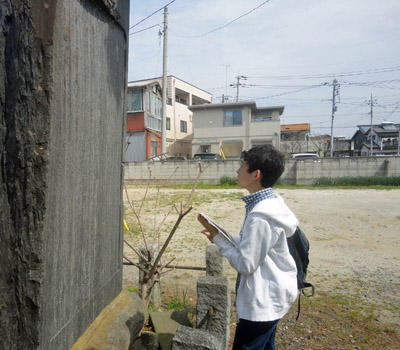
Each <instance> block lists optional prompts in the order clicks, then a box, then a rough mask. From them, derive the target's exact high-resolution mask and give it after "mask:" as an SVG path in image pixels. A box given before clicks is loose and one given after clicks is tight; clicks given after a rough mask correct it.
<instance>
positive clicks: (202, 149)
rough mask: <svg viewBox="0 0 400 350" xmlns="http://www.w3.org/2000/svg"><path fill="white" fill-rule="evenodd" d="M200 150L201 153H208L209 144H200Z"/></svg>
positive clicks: (209, 149) (209, 150)
mask: <svg viewBox="0 0 400 350" xmlns="http://www.w3.org/2000/svg"><path fill="white" fill-rule="evenodd" d="M200 150H201V153H210V152H211V145H201V146H200Z"/></svg>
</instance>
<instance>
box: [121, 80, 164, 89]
mask: <svg viewBox="0 0 400 350" xmlns="http://www.w3.org/2000/svg"><path fill="white" fill-rule="evenodd" d="M160 79H161V78H153V79H144V80H136V81H131V82H129V83H128V87H143V86H150V85H154V84H158V85H160V86H161V81H160Z"/></svg>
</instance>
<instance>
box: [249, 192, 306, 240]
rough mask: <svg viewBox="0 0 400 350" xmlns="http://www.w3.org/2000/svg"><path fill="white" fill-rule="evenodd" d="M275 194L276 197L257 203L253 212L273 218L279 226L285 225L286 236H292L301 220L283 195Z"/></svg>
mask: <svg viewBox="0 0 400 350" xmlns="http://www.w3.org/2000/svg"><path fill="white" fill-rule="evenodd" d="M275 195H276V197H275V198H268V199H265V200H262V201H261V202H259V203H257V205H256V206H255V207H254V208H253V210H252V211H251V213H258V214H262V215H265V216H267V217H268V218H269V219H272V220H273V221H275V222H276V223H278V224H279V226H281V227H283V229H284V230H285V234H286V237H290V236H292V235H293V233H294V231H296V228H297V226H298V224H299V221H298V220H297V218H296V216H295V215H294V214H293V212H292V211H291V210H290V209H289V208H288V206H287V205H286V204H285V202H284V200H283V199H282V197H281V196H279V195H277V194H275ZM251 213H250V214H251Z"/></svg>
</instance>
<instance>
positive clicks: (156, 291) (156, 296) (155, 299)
mask: <svg viewBox="0 0 400 350" xmlns="http://www.w3.org/2000/svg"><path fill="white" fill-rule="evenodd" d="M147 246H148V248H149V250H150V251H151V252H152V258H151V262H152V263H154V261H155V260H156V257H157V254H158V253H159V251H160V247H159V245H158V244H148V245H147ZM139 250H140V253H142V255H144V256H147V250H146V247H145V246H141V247H140V249H139ZM139 265H141V266H142V267H144V268H146V265H145V261H144V260H143V259H142V258H139ZM143 277H144V272H143V271H141V270H139V296H140V297H142V291H143ZM148 283H149V284H150V283H152V281H151V280H150V281H149V282H148ZM151 303H152V304H153V306H154V307H155V308H159V307H160V306H161V280H160V281H159V282H156V283H155V285H154V287H153V292H152V295H151Z"/></svg>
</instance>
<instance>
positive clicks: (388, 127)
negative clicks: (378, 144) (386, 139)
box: [357, 122, 400, 134]
mask: <svg viewBox="0 0 400 350" xmlns="http://www.w3.org/2000/svg"><path fill="white" fill-rule="evenodd" d="M357 127H358V128H359V131H361V132H362V133H363V134H368V133H369V130H370V128H371V125H357ZM399 129H400V124H394V123H392V122H382V123H381V124H374V125H372V130H373V131H374V132H375V133H377V134H387V133H397V132H398V131H399Z"/></svg>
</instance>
